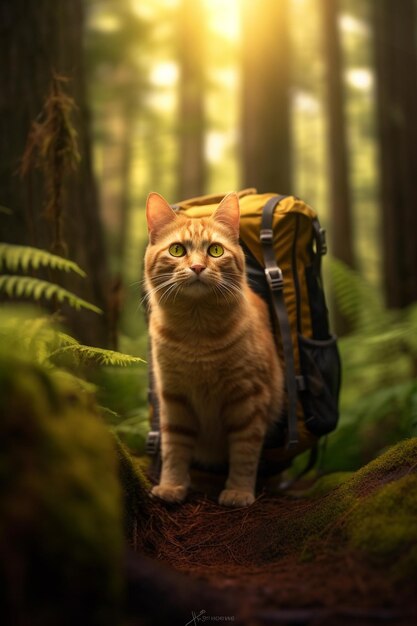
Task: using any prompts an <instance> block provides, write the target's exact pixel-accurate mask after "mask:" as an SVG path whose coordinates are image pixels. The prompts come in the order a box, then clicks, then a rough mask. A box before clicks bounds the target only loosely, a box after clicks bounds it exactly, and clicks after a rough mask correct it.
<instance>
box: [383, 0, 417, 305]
mask: <svg viewBox="0 0 417 626" xmlns="http://www.w3.org/2000/svg"><path fill="white" fill-rule="evenodd" d="M372 6H373V11H374V34H375V36H374V41H375V66H376V79H377V81H376V83H377V118H378V128H379V148H380V170H381V177H380V179H381V188H380V191H381V207H382V216H383V228H382V230H383V251H384V254H383V263H384V265H383V276H384V287H385V295H386V302H387V305H388V306H390V307H404V306H406V305H408V304H410V303H412V302H415V301H417V187H416V172H417V116H416V111H417V49H416V30H415V29H416V5H415V2H414V0H401V2H396V1H395V0H378V2H373V3H372Z"/></svg>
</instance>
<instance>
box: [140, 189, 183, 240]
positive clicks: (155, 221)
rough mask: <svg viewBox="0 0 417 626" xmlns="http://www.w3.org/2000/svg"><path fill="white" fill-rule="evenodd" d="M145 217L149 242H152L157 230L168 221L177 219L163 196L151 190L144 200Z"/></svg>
mask: <svg viewBox="0 0 417 626" xmlns="http://www.w3.org/2000/svg"><path fill="white" fill-rule="evenodd" d="M146 219H147V221H148V232H149V238H150V240H151V243H154V242H155V239H156V238H157V236H158V233H159V231H160V230H161V229H162V228H164V227H165V226H167V225H168V224H169V223H170V222H174V221H175V220H176V219H177V215H176V213H175V211H173V209H172V208H171V207H170V205H169V204H168V202H167V201H166V200H165V198H163V197H162V196H160V195H159V193H155V192H154V191H153V192H152V193H150V194H149V196H148V199H147V201H146Z"/></svg>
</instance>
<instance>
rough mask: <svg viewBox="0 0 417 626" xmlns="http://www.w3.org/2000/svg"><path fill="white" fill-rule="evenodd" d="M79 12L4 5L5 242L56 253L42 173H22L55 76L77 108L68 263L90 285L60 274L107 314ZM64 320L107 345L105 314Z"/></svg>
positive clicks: (36, 3) (0, 3) (0, 68)
mask: <svg viewBox="0 0 417 626" xmlns="http://www.w3.org/2000/svg"><path fill="white" fill-rule="evenodd" d="M82 8H83V7H82V1H81V0H63V1H62V2H52V1H50V0H14V1H13V2H11V1H10V0H0V204H1V205H5V206H7V207H9V208H10V209H11V210H12V211H13V213H12V215H11V216H8V217H2V218H1V229H2V233H1V239H2V240H3V241H8V242H13V243H19V244H32V245H36V246H39V247H42V248H46V249H50V248H51V245H52V241H53V239H52V227H51V224H50V223H48V222H47V221H46V219H45V215H44V206H45V192H44V180H43V177H42V174H41V172H39V171H33V170H32V171H30V172H29V174H28V175H27V176H26V178H24V179H23V180H22V179H21V178H20V177H19V175H18V174H17V170H18V168H19V164H20V160H21V158H22V155H23V152H24V149H25V145H26V142H27V138H28V134H29V131H30V129H31V124H32V122H33V121H34V120H35V119H37V118H38V116H39V114H40V112H41V111H42V107H43V104H44V101H45V98H46V96H47V95H48V92H49V88H50V83H51V79H52V75H53V73H54V72H55V73H56V74H58V75H64V76H67V77H68V78H69V79H70V81H69V82H68V84H67V85H66V87H65V90H66V92H67V93H68V94H69V95H70V96H71V97H72V98H74V100H75V102H76V105H77V110H76V114H75V116H74V118H75V119H74V122H75V127H76V130H77V133H78V147H79V151H80V154H81V164H80V166H79V168H78V169H77V171H76V172H74V173H73V174H71V175H69V176H68V178H67V180H66V181H65V182H66V184H65V198H64V204H63V218H64V234H63V237H64V242H65V244H66V246H67V249H68V256H69V257H70V258H71V259H73V260H75V261H77V262H78V263H79V265H80V266H81V267H82V268H83V269H84V270H85V271H86V272H87V275H88V278H87V279H85V280H84V281H82V280H77V279H76V278H72V277H70V276H67V275H62V276H60V277H59V279H60V284H61V285H62V286H64V287H66V288H69V289H72V290H73V291H75V292H76V293H77V295H79V296H81V297H82V298H85V299H87V300H89V301H91V302H93V303H94V304H96V305H98V306H99V307H101V308H102V309H103V310H105V309H106V303H107V294H106V282H107V279H108V277H107V260H106V251H105V248H104V243H103V235H102V230H101V223H100V219H99V209H98V201H97V193H96V188H95V183H94V178H93V171H92V163H91V145H90V135H89V118H88V110H87V106H86V94H85V85H84V64H83V10H82ZM38 121H39V118H38ZM40 121H41V120H40ZM65 316H66V320H67V325H68V326H69V328H70V329H71V330H72V332H73V333H74V334H75V335H76V336H77V337H78V338H79V339H81V340H82V341H84V342H87V343H94V344H97V345H105V344H106V343H107V320H106V315H103V316H100V317H98V316H95V315H94V314H93V313H89V312H79V311H76V312H74V311H72V310H69V309H65Z"/></svg>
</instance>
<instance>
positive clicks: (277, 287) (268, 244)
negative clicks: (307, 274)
mask: <svg viewBox="0 0 417 626" xmlns="http://www.w3.org/2000/svg"><path fill="white" fill-rule="evenodd" d="M287 197H288V196H274V197H273V198H271V199H270V200H268V202H267V203H266V204H265V206H264V207H263V210H262V222H261V232H260V240H261V246H262V254H263V258H264V263H265V274H266V279H267V281H268V285H269V288H270V291H271V299H272V304H273V307H274V311H275V315H276V317H277V320H278V324H279V329H280V332H281V341H282V349H283V353H284V361H285V382H286V387H287V397H288V443H287V448H288V449H293V448H295V447H296V446H297V444H298V432H297V380H296V377H295V366H294V352H293V345H292V335H291V327H290V322H289V319H288V313H287V307H286V306H285V301H284V294H283V287H284V281H283V277H282V271H281V269H280V268H279V267H278V265H277V261H276V258H275V250H274V232H273V228H272V225H273V216H274V211H275V208H276V207H277V206H278V204H279V203H280V202H281V200H283V199H284V198H287Z"/></svg>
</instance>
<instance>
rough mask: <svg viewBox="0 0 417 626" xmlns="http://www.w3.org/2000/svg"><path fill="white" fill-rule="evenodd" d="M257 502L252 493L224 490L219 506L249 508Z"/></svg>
mask: <svg viewBox="0 0 417 626" xmlns="http://www.w3.org/2000/svg"><path fill="white" fill-rule="evenodd" d="M254 502H255V496H254V495H253V493H252V492H251V491H237V490H236V489H223V491H222V492H221V494H220V496H219V504H222V505H223V506H233V507H240V506H249V505H250V504H253V503H254Z"/></svg>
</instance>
